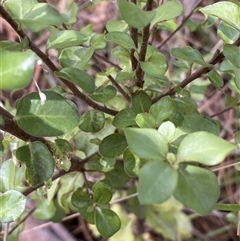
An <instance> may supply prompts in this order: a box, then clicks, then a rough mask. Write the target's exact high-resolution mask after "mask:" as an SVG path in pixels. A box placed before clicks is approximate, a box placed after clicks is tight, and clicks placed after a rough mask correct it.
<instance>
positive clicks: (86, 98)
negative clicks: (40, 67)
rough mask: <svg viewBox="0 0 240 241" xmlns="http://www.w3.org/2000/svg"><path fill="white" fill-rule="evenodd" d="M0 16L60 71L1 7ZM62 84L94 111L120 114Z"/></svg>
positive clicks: (52, 68)
mask: <svg viewBox="0 0 240 241" xmlns="http://www.w3.org/2000/svg"><path fill="white" fill-rule="evenodd" d="M0 14H1V15H2V17H3V18H4V19H5V20H6V21H7V22H8V23H9V24H10V25H11V26H12V28H13V29H14V30H15V31H16V33H17V34H18V35H19V36H20V37H21V38H22V39H23V38H27V39H28V42H29V47H30V49H31V50H32V51H33V52H34V53H35V54H37V55H38V56H39V57H40V58H41V59H42V61H43V62H44V63H45V64H46V65H47V66H48V68H49V69H50V70H51V71H52V72H55V71H59V69H58V68H57V67H56V66H55V64H54V63H53V62H52V61H51V60H50V59H49V58H48V57H47V55H45V54H44V53H43V52H42V51H41V50H40V49H39V48H38V47H37V46H36V45H35V44H34V43H33V42H32V41H31V40H30V39H29V37H28V36H27V35H26V34H25V33H24V32H23V31H22V30H19V29H18V24H17V23H16V22H15V21H14V20H13V19H12V17H11V16H10V15H9V14H8V12H7V11H6V10H5V9H4V8H3V6H2V5H0ZM59 79H60V81H61V82H63V83H64V84H65V85H66V86H67V87H68V88H69V89H70V90H71V91H72V92H73V94H74V95H75V96H76V97H78V98H79V99H81V100H83V101H84V102H85V103H86V104H88V105H89V106H91V107H93V108H94V109H97V110H100V111H103V112H105V113H107V114H110V115H116V114H117V113H118V112H117V111H115V110H112V109H109V108H107V107H105V106H101V105H99V104H97V103H96V102H94V101H93V100H91V99H89V98H88V97H87V96H86V95H84V94H83V93H81V92H80V91H79V90H78V88H77V87H76V86H75V85H74V84H73V83H71V82H69V81H67V80H65V79H62V78H59Z"/></svg>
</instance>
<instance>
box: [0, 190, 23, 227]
mask: <svg viewBox="0 0 240 241" xmlns="http://www.w3.org/2000/svg"><path fill="white" fill-rule="evenodd" d="M0 203H1V208H0V222H1V223H10V222H13V221H15V220H17V219H18V218H19V217H20V216H21V215H22V213H23V212H24V210H25V205H26V197H25V196H24V195H23V194H22V193H20V192H18V191H15V190H10V191H7V192H5V193H3V194H1V195H0ZM16 204H17V205H16Z"/></svg>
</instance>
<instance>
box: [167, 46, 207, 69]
mask: <svg viewBox="0 0 240 241" xmlns="http://www.w3.org/2000/svg"><path fill="white" fill-rule="evenodd" d="M170 53H171V55H172V56H173V57H175V58H178V59H183V60H185V61H188V62H190V63H197V64H200V65H202V66H204V67H211V66H212V65H211V64H208V63H207V62H205V61H204V59H203V57H202V55H201V54H200V52H199V51H198V50H195V49H193V48H191V47H190V46H187V47H183V48H173V49H171V51H170Z"/></svg>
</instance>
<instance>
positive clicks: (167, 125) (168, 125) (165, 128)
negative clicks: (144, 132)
mask: <svg viewBox="0 0 240 241" xmlns="http://www.w3.org/2000/svg"><path fill="white" fill-rule="evenodd" d="M175 130H176V127H175V125H174V124H173V123H172V122H171V121H165V122H163V123H162V124H161V125H160V126H159V128H158V132H159V133H161V134H162V136H163V137H165V138H166V140H167V141H168V142H171V141H172V140H173V138H174V136H175Z"/></svg>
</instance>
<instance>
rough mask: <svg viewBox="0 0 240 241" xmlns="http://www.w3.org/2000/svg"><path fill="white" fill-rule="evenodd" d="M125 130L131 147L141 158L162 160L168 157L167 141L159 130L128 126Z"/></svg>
mask: <svg viewBox="0 0 240 241" xmlns="http://www.w3.org/2000/svg"><path fill="white" fill-rule="evenodd" d="M124 132H125V135H126V139H127V143H128V145H129V148H130V149H131V151H133V152H134V153H135V154H136V155H137V156H139V157H140V158H146V159H153V160H160V161H163V160H164V159H165V158H166V155H167V152H168V146H167V141H166V139H165V138H164V137H163V136H162V135H161V134H160V133H159V132H158V131H157V130H154V129H149V128H142V129H139V128H126V129H125V130H124Z"/></svg>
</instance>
